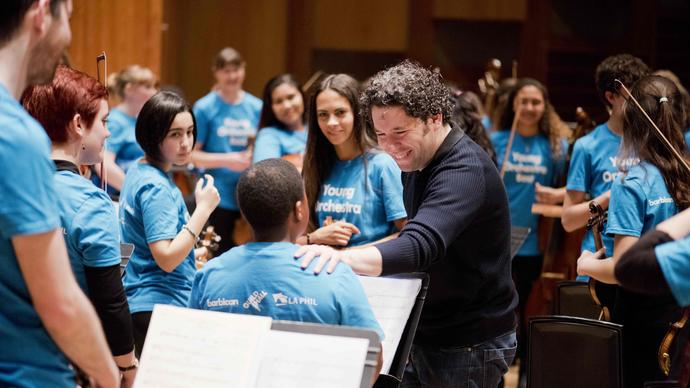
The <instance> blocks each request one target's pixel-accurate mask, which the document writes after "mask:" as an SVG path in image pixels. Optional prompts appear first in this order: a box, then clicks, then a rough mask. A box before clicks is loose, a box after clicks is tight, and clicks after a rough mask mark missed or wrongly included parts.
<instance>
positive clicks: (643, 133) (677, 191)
mask: <svg viewBox="0 0 690 388" xmlns="http://www.w3.org/2000/svg"><path fill="white" fill-rule="evenodd" d="M630 93H631V94H632V95H633V97H635V98H636V99H637V101H639V103H640V105H641V106H642V108H644V110H645V111H646V112H647V114H648V115H649V117H650V118H651V119H652V121H654V123H655V124H656V126H657V127H659V129H660V130H661V133H663V134H664V136H666V138H667V139H668V141H669V142H670V143H671V146H673V148H674V149H675V150H677V151H678V152H679V153H680V154H681V156H682V157H683V158H684V159H685V161H686V162H687V163H688V164H690V158H689V157H688V154H687V151H686V149H687V148H686V144H685V139H684V138H683V129H684V128H683V125H684V119H685V114H686V112H685V105H684V101H683V99H682V96H681V94H680V92H679V91H678V88H677V87H676V85H675V84H674V83H673V81H671V80H669V79H667V78H664V77H660V76H657V75H651V76H647V77H644V78H642V79H640V80H639V81H637V82H636V83H635V84H634V85H633V87H632V90H631V91H630ZM623 120H624V121H623V144H622V152H621V153H622V156H623V158H639V159H640V161H646V162H648V163H651V164H653V165H654V166H656V167H657V168H658V169H659V171H660V172H661V175H662V176H663V177H664V182H665V183H666V188H667V189H668V192H669V194H671V197H673V200H674V201H675V203H676V206H678V208H679V209H685V208H687V207H688V206H690V172H688V171H687V170H686V169H685V167H684V166H683V165H682V164H681V162H680V161H679V160H678V159H677V158H676V157H675V156H674V155H673V153H672V152H671V150H669V149H668V148H667V146H666V145H665V143H664V141H663V140H662V139H661V138H660V137H659V134H658V133H657V132H656V129H654V127H652V125H651V124H650V123H649V121H647V119H646V118H645V117H644V114H643V113H642V112H640V110H639V108H638V107H637V106H635V103H634V102H633V101H630V100H628V101H627V102H626V103H625V105H624V106H623ZM621 168H622V169H623V171H626V170H627V169H628V168H629V166H627V165H623V166H621Z"/></svg>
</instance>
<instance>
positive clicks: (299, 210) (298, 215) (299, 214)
mask: <svg viewBox="0 0 690 388" xmlns="http://www.w3.org/2000/svg"><path fill="white" fill-rule="evenodd" d="M303 210H304V209H303V206H302V201H297V202H295V207H294V208H293V209H292V211H293V213H294V214H295V220H296V221H297V222H300V221H302V220H303V219H304V217H305V216H306V214H304V211H303Z"/></svg>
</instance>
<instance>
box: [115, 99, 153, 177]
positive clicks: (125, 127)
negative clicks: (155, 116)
mask: <svg viewBox="0 0 690 388" xmlns="http://www.w3.org/2000/svg"><path fill="white" fill-rule="evenodd" d="M136 124H137V118H136V117H132V116H128V115H127V114H126V113H125V112H123V111H122V110H120V109H118V108H113V109H111V110H110V113H109V114H108V130H109V131H110V138H109V139H108V151H110V152H112V153H113V154H115V163H116V164H117V165H118V166H119V167H120V168H121V169H122V171H124V172H125V173H126V172H127V170H128V169H129V166H130V165H131V164H132V163H134V162H135V161H136V160H137V159H139V158H141V157H142V156H144V150H142V149H141V146H140V145H139V143H137V137H136V132H135V128H136Z"/></svg>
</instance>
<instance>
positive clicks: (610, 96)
mask: <svg viewBox="0 0 690 388" xmlns="http://www.w3.org/2000/svg"><path fill="white" fill-rule="evenodd" d="M617 97H618V94H616V93H614V92H611V91H608V90H607V91H605V92H604V99H606V102H608V103H609V105H611V106H614V105H616V98H617Z"/></svg>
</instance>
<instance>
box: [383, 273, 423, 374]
mask: <svg viewBox="0 0 690 388" xmlns="http://www.w3.org/2000/svg"><path fill="white" fill-rule="evenodd" d="M397 277H415V278H419V279H422V287H421V288H420V290H419V293H418V294H417V300H416V301H415V303H414V307H412V311H411V312H410V318H409V319H408V320H407V324H406V325H405V330H404V331H403V335H402V338H400V344H399V345H398V349H396V351H395V356H394V357H393V362H392V364H391V368H390V370H389V371H388V372H389V373H388V374H383V373H382V374H380V375H379V378H378V380H376V384H374V388H397V387H399V386H400V383H401V382H402V379H403V375H404V374H405V367H406V366H407V359H408V357H409V356H410V350H412V343H413V342H414V335H415V333H416V332H417V325H418V324H419V318H420V316H421V315H422V308H423V307H424V300H425V299H426V292H427V290H428V289H429V275H428V274H426V273H412V274H404V275H398V276H397Z"/></svg>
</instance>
